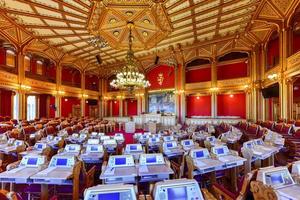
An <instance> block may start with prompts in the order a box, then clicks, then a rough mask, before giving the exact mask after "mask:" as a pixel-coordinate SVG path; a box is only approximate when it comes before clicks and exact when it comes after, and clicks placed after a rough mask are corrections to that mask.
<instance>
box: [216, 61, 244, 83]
mask: <svg viewBox="0 0 300 200" xmlns="http://www.w3.org/2000/svg"><path fill="white" fill-rule="evenodd" d="M247 68H248V67H247V63H245V62H239V63H232V64H227V65H219V66H218V68H217V77H218V80H224V79H232V78H241V77H247V75H248V72H247V71H248V70H247Z"/></svg>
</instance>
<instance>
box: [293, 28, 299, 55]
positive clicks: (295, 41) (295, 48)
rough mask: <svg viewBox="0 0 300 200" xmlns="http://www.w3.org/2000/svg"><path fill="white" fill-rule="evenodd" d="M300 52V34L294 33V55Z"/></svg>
mask: <svg viewBox="0 0 300 200" xmlns="http://www.w3.org/2000/svg"><path fill="white" fill-rule="evenodd" d="M299 50H300V34H299V33H295V32H294V33H293V53H296V52H298V51H299Z"/></svg>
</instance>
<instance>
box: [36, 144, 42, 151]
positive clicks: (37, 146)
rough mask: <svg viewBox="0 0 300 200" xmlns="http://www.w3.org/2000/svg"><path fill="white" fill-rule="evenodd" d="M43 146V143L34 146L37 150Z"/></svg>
mask: <svg viewBox="0 0 300 200" xmlns="http://www.w3.org/2000/svg"><path fill="white" fill-rule="evenodd" d="M43 147H44V145H43V144H36V148H37V149H38V150H42V149H43Z"/></svg>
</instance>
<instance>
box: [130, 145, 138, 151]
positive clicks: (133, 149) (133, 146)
mask: <svg viewBox="0 0 300 200" xmlns="http://www.w3.org/2000/svg"><path fill="white" fill-rule="evenodd" d="M129 149H130V151H136V150H137V146H136V145H130V146H129Z"/></svg>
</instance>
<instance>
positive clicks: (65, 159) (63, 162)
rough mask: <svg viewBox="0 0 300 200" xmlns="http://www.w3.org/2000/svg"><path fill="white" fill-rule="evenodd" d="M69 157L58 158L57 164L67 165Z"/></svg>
mask: <svg viewBox="0 0 300 200" xmlns="http://www.w3.org/2000/svg"><path fill="white" fill-rule="evenodd" d="M67 163H68V159H67V158H57V160H56V166H67Z"/></svg>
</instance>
